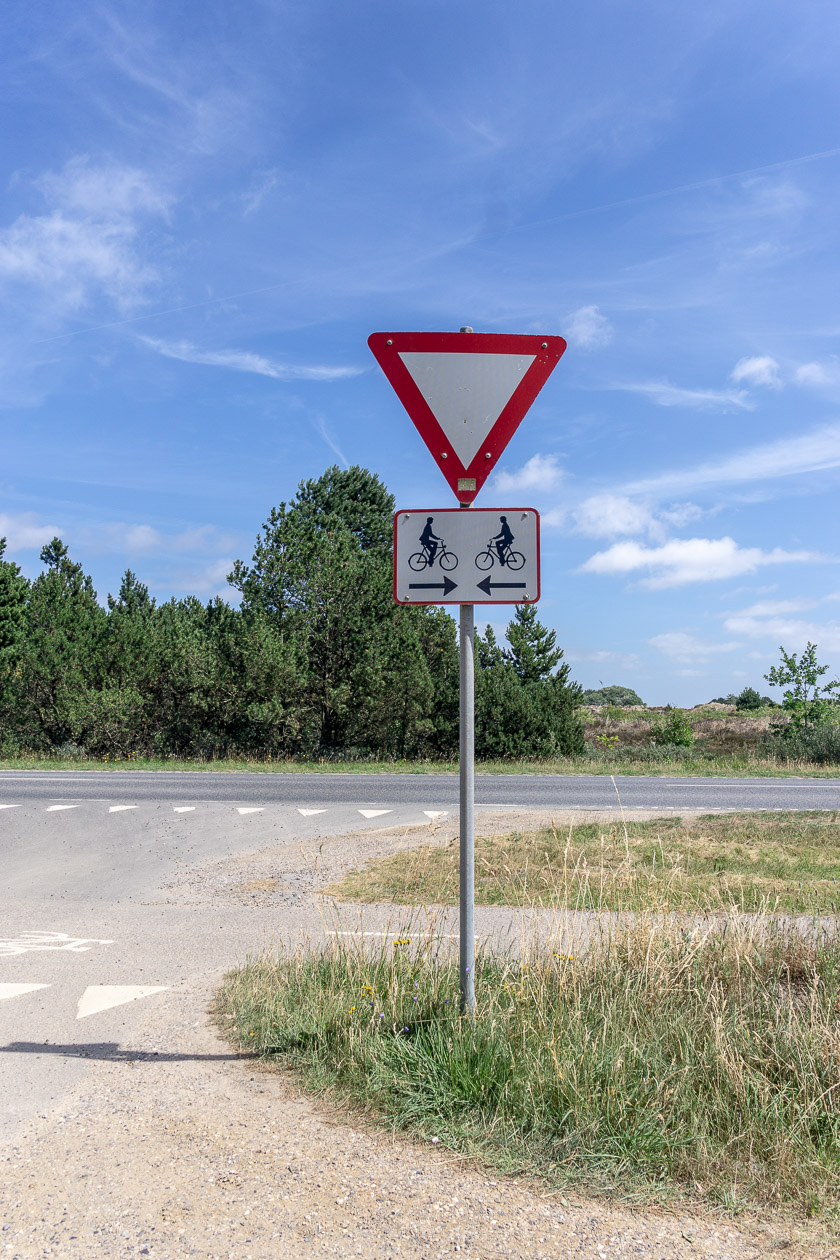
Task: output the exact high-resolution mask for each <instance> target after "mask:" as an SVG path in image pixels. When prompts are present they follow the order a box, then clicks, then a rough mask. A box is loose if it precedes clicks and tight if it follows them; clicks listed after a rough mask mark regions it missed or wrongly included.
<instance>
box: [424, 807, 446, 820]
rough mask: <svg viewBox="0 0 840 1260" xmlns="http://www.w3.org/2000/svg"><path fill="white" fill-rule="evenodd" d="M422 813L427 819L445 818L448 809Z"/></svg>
mask: <svg viewBox="0 0 840 1260" xmlns="http://www.w3.org/2000/svg"><path fill="white" fill-rule="evenodd" d="M423 813H424V814H425V815H426V817H427V818H445V817H446V815H447V814H448V813H449V810H448V809H424V810H423Z"/></svg>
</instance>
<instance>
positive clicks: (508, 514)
mask: <svg viewBox="0 0 840 1260" xmlns="http://www.w3.org/2000/svg"><path fill="white" fill-rule="evenodd" d="M539 597H540V518H539V513H537V512H536V511H535V510H534V509H533V508H471V509H470V510H469V511H466V512H465V511H462V510H461V509H460V508H439V509H434V508H426V509H424V510H422V511H416V510H415V511H405V512H397V513H396V514H395V516H394V599H395V600H396V601H397V603H398V604H534V603H536V601H537V600H538V599H539Z"/></svg>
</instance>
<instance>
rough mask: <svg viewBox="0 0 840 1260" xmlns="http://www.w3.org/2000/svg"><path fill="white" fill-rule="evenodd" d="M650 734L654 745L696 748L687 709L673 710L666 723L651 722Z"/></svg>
mask: <svg viewBox="0 0 840 1260" xmlns="http://www.w3.org/2000/svg"><path fill="white" fill-rule="evenodd" d="M650 734H651V741H652V743H654V744H660V745H663V744H664V745H670V744H673V745H675V746H676V747H677V748H692V747H693V746H694V731H693V730H692V729H691V723H690V721H689V719H688V715H687V714H686V711H685V709H671V711H670V712H669V713H668V714H667V715H666V717H665V721H664V722H651V725H650Z"/></svg>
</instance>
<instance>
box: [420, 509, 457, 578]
mask: <svg viewBox="0 0 840 1260" xmlns="http://www.w3.org/2000/svg"><path fill="white" fill-rule="evenodd" d="M434 519H435V518H434V517H433V516H427V517H426V527H425V529H424V530H423V533H422V534H421V535H420V538H419V540H418V541H419V542H420V545H421V547H422V548H423V550H422V551H415V552H414V554H413V555H410V556H409V557H408V563H409V567H410V568H412V569H413V570H414V572H415V573H420V572H422V570H423V569H431V568H433V566H434V563H435V557H437V562H438V567H439V568H441V569H443V570H444V572H446V573H451V572H452V570H453V569H454V568H455V567H456V566H457V564H458V557H457V556H456V555H455V553H454V552H453V551H447V550H446V543H445V542H444V540H443V539H442V538H440V537H439V536H438V535H437V534H436V533H435V532H434V530H433V529H432V525H433V524H434Z"/></svg>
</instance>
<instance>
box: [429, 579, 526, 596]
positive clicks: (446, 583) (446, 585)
mask: <svg viewBox="0 0 840 1260" xmlns="http://www.w3.org/2000/svg"><path fill="white" fill-rule="evenodd" d="M457 585H458V583H457V582H452V581H450V579H449V578H448V577H445V578H444V579H443V581H442V582H409V584H408V589H409V590H410V591H443V598H444V599H446V597H447V595H448V594H449V592H450V591H454V590H455V589H456V587H457ZM524 585H525V584H524V582H523V586H524Z"/></svg>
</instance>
